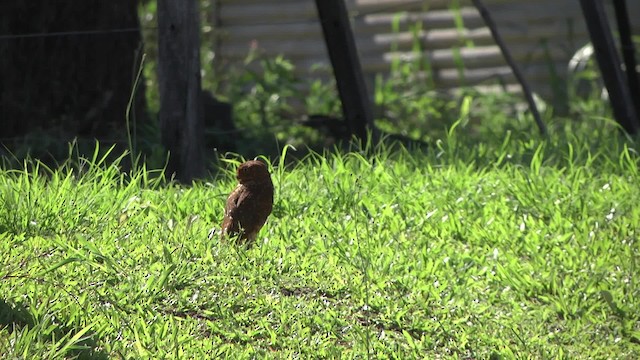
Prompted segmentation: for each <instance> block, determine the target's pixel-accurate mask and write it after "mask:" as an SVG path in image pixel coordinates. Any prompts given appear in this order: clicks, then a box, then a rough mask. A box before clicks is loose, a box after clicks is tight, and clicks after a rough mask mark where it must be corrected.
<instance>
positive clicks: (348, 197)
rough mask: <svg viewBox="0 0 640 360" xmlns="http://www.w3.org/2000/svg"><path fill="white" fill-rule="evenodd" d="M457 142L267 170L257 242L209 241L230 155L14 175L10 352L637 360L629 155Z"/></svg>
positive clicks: (6, 237) (0, 271) (632, 162)
mask: <svg viewBox="0 0 640 360" xmlns="http://www.w3.org/2000/svg"><path fill="white" fill-rule="evenodd" d="M599 125H600V124H598V127H599ZM602 128H607V126H602ZM465 139H466V138H465V136H464V130H463V129H459V128H458V129H452V130H451V131H450V132H449V133H448V134H447V135H446V136H444V137H443V138H442V139H440V140H438V141H434V142H433V143H432V146H431V147H430V148H428V149H423V150H415V151H414V150H412V151H408V150H405V149H403V148H402V147H400V146H398V145H387V146H380V147H376V148H367V149H361V150H360V151H357V150H354V151H351V152H346V151H338V150H336V151H329V152H327V153H325V154H311V155H309V156H306V157H304V159H302V160H299V161H286V160H287V157H288V156H290V155H287V154H285V152H283V153H282V156H280V157H276V158H273V159H269V160H270V161H269V162H270V169H271V171H272V178H273V182H274V185H275V189H276V196H275V205H274V211H273V214H272V215H271V217H270V218H269V220H268V222H267V224H266V226H265V227H264V228H263V229H262V231H261V232H260V234H259V238H258V243H257V245H256V246H254V247H252V248H249V249H245V248H242V247H238V246H234V245H233V244H228V243H220V242H219V240H218V234H217V231H219V227H220V222H221V219H222V211H223V206H224V201H225V199H226V195H227V194H228V193H229V192H230V191H231V190H232V189H233V187H234V185H235V179H234V178H233V169H234V168H235V166H236V165H237V163H238V162H239V161H240V159H237V158H236V159H232V160H231V162H227V163H225V164H226V167H225V170H224V171H222V172H220V173H219V174H218V175H217V176H212V177H211V178H210V179H209V180H208V181H202V182H199V183H196V184H194V185H193V186H182V185H178V184H175V183H166V182H163V181H162V179H161V178H159V177H158V176H157V173H156V172H154V171H150V170H146V169H145V168H141V169H139V170H137V171H135V172H132V173H130V174H125V173H121V172H120V171H119V168H118V162H117V161H116V162H115V163H111V162H106V161H102V160H101V155H98V153H96V154H95V155H94V156H89V158H88V159H84V160H83V159H76V160H74V161H70V162H69V163H67V164H66V165H63V166H61V167H60V168H59V169H48V168H46V167H44V166H43V165H38V164H37V162H27V163H26V167H25V169H23V170H8V169H6V170H2V171H1V172H0V204H2V207H3V210H2V212H1V213H0V239H1V241H0V247H1V251H2V255H3V256H2V260H0V278H1V281H0V294H1V296H0V299H1V300H0V323H1V325H0V329H1V330H0V354H3V358H33V359H35V358H42V359H45V358H46V359H63V358H72V357H74V356H77V357H79V358H92V359H95V358H97V359H100V358H103V359H107V358H114V359H117V358H127V359H128V358H153V359H162V358H167V359H169V358H184V359H204V358H219V357H229V358H263V357H266V358H310V357H311V358H398V359H408V358H430V359H439V358H454V359H455V358H458V359H489V358H491V359H542V358H571V359H600V358H614V359H636V358H639V357H640V284H639V281H640V278H639V276H638V273H639V268H638V266H639V264H638V260H637V259H638V258H639V255H640V245H639V244H638V230H639V227H640V207H639V206H638V204H640V186H639V184H640V176H639V174H638V164H639V162H640V161H639V157H638V154H637V148H638V147H637V143H636V142H634V141H632V140H629V139H626V138H624V137H623V136H621V135H618V134H616V131H615V130H612V129H608V130H600V131H593V130H592V129H591V130H585V129H584V128H578V129H576V130H575V135H571V132H569V131H557V132H556V134H555V135H552V136H550V137H549V138H547V139H542V138H539V137H538V136H537V135H531V136H529V138H528V137H527V135H526V134H516V133H510V132H508V131H505V132H503V133H501V134H500V137H493V138H485V139H481V140H474V141H467V140H465ZM287 151H288V152H289V154H294V153H295V152H294V150H293V149H291V148H288V149H287Z"/></svg>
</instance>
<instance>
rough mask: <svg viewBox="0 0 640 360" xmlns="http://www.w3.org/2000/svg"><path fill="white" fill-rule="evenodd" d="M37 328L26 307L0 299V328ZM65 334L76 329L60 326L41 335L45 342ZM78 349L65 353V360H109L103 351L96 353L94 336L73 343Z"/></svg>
mask: <svg viewBox="0 0 640 360" xmlns="http://www.w3.org/2000/svg"><path fill="white" fill-rule="evenodd" d="M36 326H37V321H36V319H35V318H34V316H33V314H31V313H30V312H29V310H28V308H27V307H25V306H24V305H22V304H20V303H17V304H12V303H9V302H7V301H5V300H4V299H0V328H7V329H8V330H9V332H13V331H15V330H19V329H23V328H29V329H33V328H34V327H36ZM67 333H77V330H76V329H71V328H66V327H64V326H60V327H58V328H57V329H55V330H53V331H52V332H51V333H50V334H48V335H42V336H43V337H44V338H45V341H53V340H54V339H60V338H62V337H63V336H64V334H67ZM75 345H76V346H77V347H80V349H70V350H69V351H67V352H66V354H65V355H66V356H65V357H67V358H74V359H87V360H88V359H98V360H103V359H104V360H106V359H109V356H108V354H106V353H105V352H104V351H97V350H96V349H97V348H98V341H97V339H95V337H94V336H88V337H86V338H84V339H82V340H80V341H78V342H77V343H75Z"/></svg>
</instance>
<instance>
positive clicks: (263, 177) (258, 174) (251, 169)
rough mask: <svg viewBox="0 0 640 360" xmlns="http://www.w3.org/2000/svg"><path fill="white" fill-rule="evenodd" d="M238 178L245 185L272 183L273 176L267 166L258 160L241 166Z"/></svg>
mask: <svg viewBox="0 0 640 360" xmlns="http://www.w3.org/2000/svg"><path fill="white" fill-rule="evenodd" d="M236 178H237V179H238V182H239V183H240V184H243V185H247V184H252V183H253V184H262V183H271V175H270V174H269V170H268V169H267V165H266V164H265V163H263V162H262V161H258V160H249V161H247V162H244V163H242V164H240V166H238V171H237V174H236Z"/></svg>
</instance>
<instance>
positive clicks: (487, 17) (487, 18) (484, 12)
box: [472, 0, 547, 135]
mask: <svg viewBox="0 0 640 360" xmlns="http://www.w3.org/2000/svg"><path fill="white" fill-rule="evenodd" d="M472 2H473V5H474V6H475V7H476V9H478V12H480V16H482V19H483V20H484V23H485V24H487V27H488V28H489V30H490V31H491V36H492V37H493V40H494V41H495V42H496V44H497V45H498V47H499V48H500V51H501V52H502V56H504V60H505V61H506V62H507V64H508V65H509V67H510V68H511V71H512V72H513V75H514V76H515V77H516V80H518V82H519V83H520V86H521V87H522V92H523V93H524V97H525V99H526V100H527V103H528V104H529V111H531V115H533V119H534V120H535V121H536V125H538V129H539V130H540V133H541V134H542V135H547V126H546V125H545V124H544V122H543V121H542V118H541V117H540V112H539V111H538V107H537V106H536V102H535V100H534V98H533V93H532V92H531V88H530V87H529V84H528V83H527V80H526V79H525V78H524V76H523V75H522V72H521V71H520V68H518V65H517V64H516V62H515V60H514V59H513V57H512V56H511V53H510V52H509V49H508V48H507V46H506V44H505V43H504V41H502V37H501V36H500V33H498V27H497V26H496V23H495V22H494V21H493V19H492V18H491V14H489V10H488V9H487V7H486V6H484V4H483V3H482V1H481V0H472Z"/></svg>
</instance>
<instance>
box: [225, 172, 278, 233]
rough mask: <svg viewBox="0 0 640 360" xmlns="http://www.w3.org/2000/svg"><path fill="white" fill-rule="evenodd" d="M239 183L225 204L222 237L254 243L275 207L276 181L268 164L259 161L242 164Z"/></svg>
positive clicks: (238, 174)
mask: <svg viewBox="0 0 640 360" xmlns="http://www.w3.org/2000/svg"><path fill="white" fill-rule="evenodd" d="M236 178H237V179H238V183H239V184H238V186H236V188H235V190H233V192H232V193H231V194H230V195H229V198H228V199H227V204H226V206H225V207H224V219H223V220H222V236H221V237H222V238H225V237H230V238H237V239H238V241H240V242H245V243H247V244H249V245H250V244H251V243H253V242H254V241H255V239H256V236H257V235H258V231H260V229H261V228H262V226H263V225H264V224H265V222H266V221H267V217H268V216H269V214H271V210H272V209H273V183H272V182H271V175H270V174H269V170H268V169H267V166H266V165H265V164H264V163H262V162H260V161H257V160H250V161H247V162H245V163H242V164H240V166H239V167H238V171H237V174H236Z"/></svg>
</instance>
